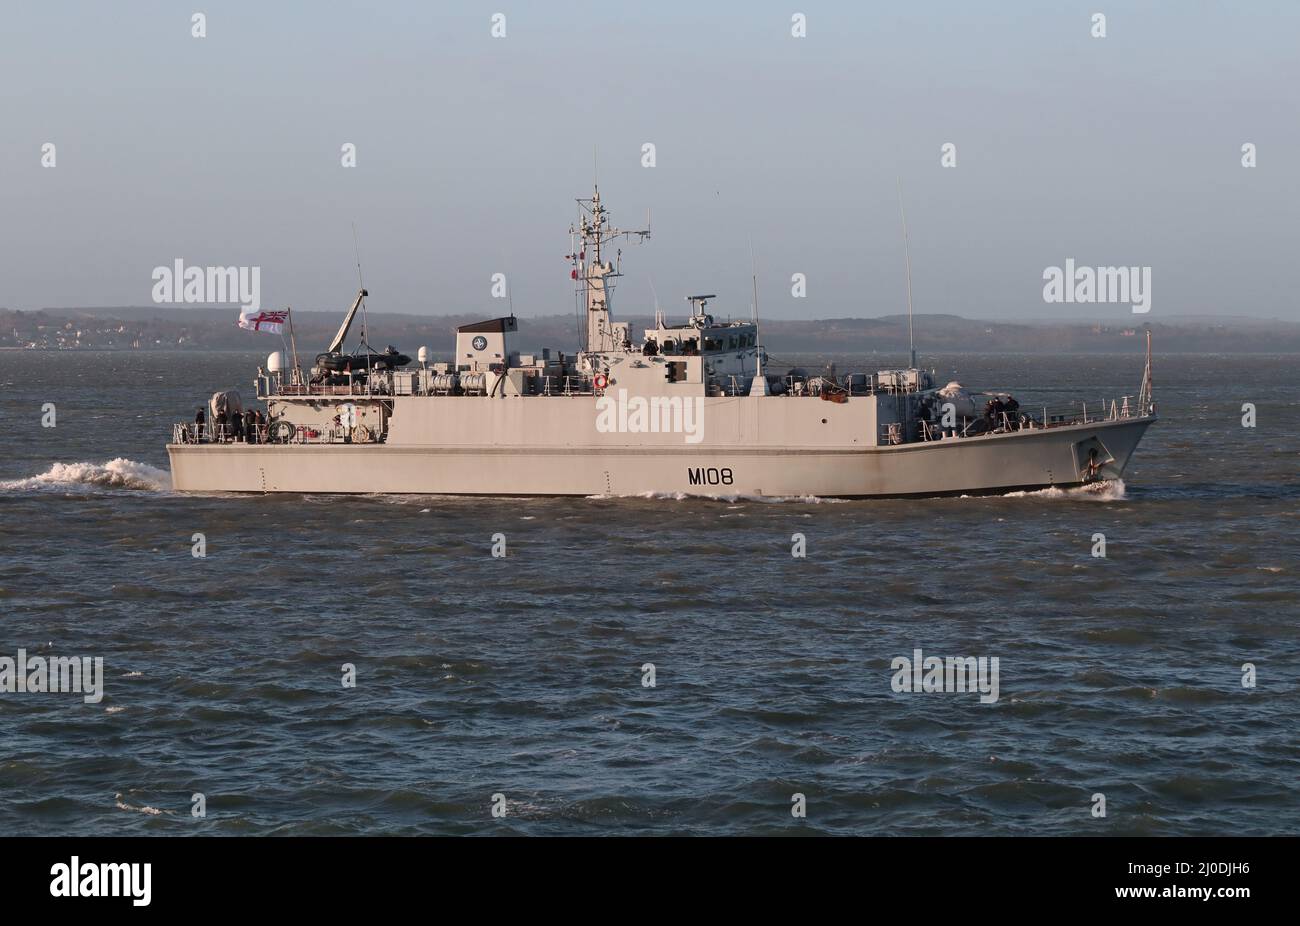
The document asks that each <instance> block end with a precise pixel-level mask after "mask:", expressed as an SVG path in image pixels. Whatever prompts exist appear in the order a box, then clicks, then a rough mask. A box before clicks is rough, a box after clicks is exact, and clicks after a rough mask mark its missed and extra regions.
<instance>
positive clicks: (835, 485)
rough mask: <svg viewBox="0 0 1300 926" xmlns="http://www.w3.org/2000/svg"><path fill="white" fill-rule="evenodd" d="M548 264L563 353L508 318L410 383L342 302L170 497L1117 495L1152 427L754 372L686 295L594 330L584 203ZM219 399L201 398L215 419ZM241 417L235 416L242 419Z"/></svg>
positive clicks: (615, 271) (908, 384)
mask: <svg viewBox="0 0 1300 926" xmlns="http://www.w3.org/2000/svg"><path fill="white" fill-rule="evenodd" d="M578 204H579V221H578V223H577V224H576V225H574V226H573V227H572V228H571V229H570V236H571V249H570V253H569V254H568V255H567V256H566V259H567V260H568V261H569V263H570V265H571V267H570V277H571V278H572V280H573V281H574V283H575V292H576V300H577V307H578V310H579V313H580V314H579V349H578V350H577V351H576V352H574V353H572V354H565V353H563V352H560V351H553V350H550V349H543V350H541V351H540V352H534V353H527V352H523V351H521V350H520V349H519V346H518V344H517V343H516V341H517V337H518V321H517V319H516V318H515V317H514V316H513V315H510V316H506V317H501V318H494V319H490V320H487V321H482V322H476V323H473V324H468V325H462V326H460V327H459V328H458V329H457V331H456V339H455V349H454V353H453V355H452V356H451V357H450V358H449V359H443V360H438V361H435V360H433V359H432V358H431V357H430V355H429V352H428V351H427V350H426V349H424V348H421V349H420V351H419V360H418V364H417V365H412V363H411V361H410V359H409V358H408V357H406V356H405V355H402V354H400V353H398V352H397V351H396V350H395V349H392V348H389V349H388V350H386V351H383V352H376V351H375V350H373V349H372V348H371V347H370V345H369V344H368V343H365V339H364V338H363V339H362V344H361V346H360V347H359V348H358V349H357V350H356V351H354V352H352V353H345V352H344V351H343V346H344V344H345V342H346V339H347V336H348V333H349V329H350V326H351V324H352V322H353V319H354V318H355V317H356V314H357V311H358V308H359V307H362V306H363V304H364V300H365V298H366V297H367V295H368V292H367V291H366V290H365V289H364V288H363V289H361V290H360V291H359V292H358V294H357V296H356V298H355V299H354V301H353V303H352V306H351V308H350V309H349V311H348V313H347V315H346V317H345V319H344V322H343V324H342V326H341V327H340V329H339V332H338V334H337V335H336V336H335V338H334V340H333V341H332V342H331V344H330V345H329V346H328V349H327V350H326V351H324V352H323V353H321V354H319V355H318V356H317V358H316V363H315V364H314V365H313V366H312V368H311V369H310V370H307V371H304V370H303V369H302V368H301V367H300V366H298V365H297V364H296V363H292V364H290V363H286V360H285V358H284V356H283V354H281V353H279V352H277V353H275V354H273V355H272V356H271V357H270V358H269V359H268V363H267V367H266V368H265V369H264V370H262V369H259V371H258V376H257V378H256V395H257V399H258V400H259V401H261V402H265V409H266V411H265V423H264V424H255V425H254V426H253V427H252V428H251V429H250V428H244V429H243V434H242V435H239V436H236V435H235V433H234V431H233V428H232V426H231V424H230V421H231V419H230V417H229V415H230V412H231V409H232V408H233V407H236V406H239V405H240V400H239V399H238V397H237V396H235V395H233V394H231V393H223V394H219V397H214V401H213V402H212V404H211V409H210V412H211V415H210V416H209V418H208V419H207V421H206V422H205V424H204V425H203V426H202V427H199V426H197V425H195V424H190V423H186V424H179V425H176V426H175V427H174V428H173V440H172V442H171V443H170V444H168V448H167V449H168V454H169V456H170V458H171V465H172V479H173V484H174V486H175V488H176V489H178V490H181V491H203V492H209V491H212V492H218V491H248V492H327V493H328V492H340V493H416V494H475V495H582V496H590V495H639V494H659V493H663V494H699V495H711V496H728V497H730V496H746V495H750V496H827V497H872V496H901V495H918V496H919V495H939V494H954V493H989V492H1002V491H1009V490H1013V489H1027V488H1040V487H1045V486H1072V485H1079V484H1085V483H1091V482H1099V481H1104V480H1112V479H1118V478H1120V476H1121V475H1122V474H1123V472H1124V469H1125V467H1126V465H1127V463H1128V460H1129V457H1130V456H1131V454H1132V453H1133V450H1134V449H1135V448H1136V446H1137V443H1138V441H1139V440H1140V439H1141V437H1142V434H1143V433H1144V432H1145V430H1146V428H1147V427H1148V426H1149V425H1150V424H1151V422H1152V421H1154V420H1155V409H1154V403H1153V401H1152V398H1151V390H1150V383H1151V377H1150V370H1151V366H1150V347H1149V342H1148V352H1147V365H1146V372H1145V374H1144V376H1143V379H1142V386H1141V389H1140V390H1139V393H1138V395H1137V396H1135V397H1118V398H1116V399H1114V400H1112V401H1109V402H1107V403H1104V404H1102V405H1100V406H1098V405H1095V404H1094V405H1092V406H1091V408H1090V407H1089V406H1088V405H1087V404H1085V403H1076V404H1074V405H1072V406H1070V407H1068V408H1056V409H1053V408H1041V409H1039V408H1029V407H1025V406H1021V405H1020V404H1019V403H1018V402H1016V401H1015V400H1014V399H1012V398H1011V397H1010V396H1007V395H1006V394H983V393H972V392H970V391H969V390H967V389H965V388H964V387H962V386H961V385H960V384H959V383H948V384H946V385H945V386H942V387H937V386H936V384H935V381H934V377H933V374H932V373H930V372H928V371H925V370H922V369H918V368H917V367H916V366H915V365H914V364H913V365H912V366H909V367H908V368H906V369H894V370H881V371H877V372H874V373H850V374H847V375H839V374H834V373H830V372H827V373H823V374H819V375H813V374H809V373H806V372H804V371H800V370H788V371H784V372H781V373H774V372H772V371H771V370H772V367H771V364H770V362H769V361H768V358H767V356H766V354H765V352H764V350H763V347H762V345H761V342H760V338H759V327H758V323H757V320H756V319H751V320H750V321H726V322H723V321H718V320H717V319H715V318H714V316H713V314H712V313H711V312H710V308H709V306H710V302H711V301H712V300H714V299H716V296H714V295H711V294H707V295H693V296H688V297H687V299H686V301H687V302H688V303H689V315H688V316H687V318H686V319H685V320H684V321H683V322H681V323H678V324H670V323H669V322H668V320H667V318H666V317H665V315H664V313H662V312H661V311H658V310H656V312H655V316H654V323H653V326H652V327H650V328H646V329H644V330H642V331H641V332H639V334H638V333H636V332H633V331H632V330H631V326H630V324H629V323H628V322H619V321H615V320H614V318H613V315H612V309H613V306H612V300H613V294H614V288H615V280H616V279H617V278H618V277H619V276H620V275H621V263H622V253H621V250H618V251H616V252H615V253H614V254H613V255H612V259H611V254H610V251H611V249H612V248H613V247H614V243H615V241H616V240H618V239H636V240H644V239H646V238H648V237H649V234H650V233H649V230H648V229H646V230H638V231H623V230H620V229H618V228H616V227H614V226H613V225H612V224H611V223H610V220H609V215H608V212H607V210H606V208H605V206H604V204H603V203H602V201H601V196H600V191H599V189H596V191H595V192H594V194H593V196H592V197H591V199H583V200H579V201H578ZM218 398H219V399H220V401H218ZM255 420H256V419H255Z"/></svg>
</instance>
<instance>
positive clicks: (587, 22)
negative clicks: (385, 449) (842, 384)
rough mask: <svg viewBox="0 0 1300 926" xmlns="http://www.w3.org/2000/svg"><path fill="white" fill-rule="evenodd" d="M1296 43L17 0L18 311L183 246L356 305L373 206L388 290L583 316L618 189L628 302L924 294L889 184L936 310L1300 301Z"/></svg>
mask: <svg viewBox="0 0 1300 926" xmlns="http://www.w3.org/2000/svg"><path fill="white" fill-rule="evenodd" d="M195 12H202V13H203V14H204V15H205V17H206V33H207V34H206V36H205V37H202V38H197V37H195V36H194V35H193V34H192V32H193V29H194V25H193V22H192V14H193V13H195ZM1097 12H1101V13H1103V14H1104V15H1105V18H1106V19H1105V32H1106V34H1105V36H1104V37H1095V36H1094V35H1093V32H1094V31H1096V28H1097V27H1096V24H1095V22H1094V19H1093V17H1094V14H1095V13H1097ZM495 14H501V15H503V16H504V32H505V34H504V36H494V35H493V34H492V32H493V17H494V15H495ZM796 14H802V15H803V16H804V17H805V20H804V22H805V23H806V29H805V32H806V34H805V35H804V36H802V37H795V36H794V35H792V30H794V29H795V24H794V22H793V17H795V15H796ZM500 23H501V21H500V20H497V31H498V32H499V31H501V26H500ZM1297 48H1300V4H1297V3H1294V2H1268V0H1255V2H1249V3H1226V2H1225V3H1198V2H1129V3H1113V2H1109V0H1094V2H1090V3H1082V2H1051V0H1045V2H1014V0H1000V2H951V3H949V2H923V0H917V2H890V3H868V2H847V0H845V2H838V3H829V2H804V0H787V2H784V3H770V2H743V3H742V2H715V3H710V2H706V0H696V2H678V0H659V2H655V3H629V2H622V3H615V2H607V3H571V2H559V0H557V2H547V3H537V2H530V3H520V2H518V0H491V2H489V3H474V2H466V3H429V2H423V3H421V2H384V0H369V2H356V3H351V2H335V3H330V4H324V3H307V2H302V3H291V2H277V3H267V2H248V3H245V2H218V0H194V2H193V3H191V4H180V3H176V2H170V3H168V2H134V0H120V2H112V3H107V2H57V0H49V2H25V0H14V2H11V3H9V4H7V5H6V9H5V18H4V23H3V30H2V31H0V307H7V308H11V309H24V310H28V309H38V308H41V307H58V306H120V305H149V304H151V302H152V299H153V288H154V279H153V276H152V274H153V270H154V268H155V267H158V266H172V265H173V263H174V261H175V260H177V259H181V260H183V261H184V262H185V264H186V265H195V266H246V267H257V268H260V281H261V296H262V306H263V307H264V308H279V307H283V306H286V305H291V306H294V307H297V308H300V309H309V310H322V309H324V310H332V309H338V310H339V311H340V312H342V311H343V310H344V309H345V308H346V307H347V305H348V304H349V303H350V301H351V298H352V296H353V295H354V294H355V291H356V289H357V286H358V283H357V267H356V263H357V256H356V250H354V238H353V228H354V225H355V229H356V249H357V250H359V253H360V258H361V264H362V271H363V277H364V282H365V285H366V287H367V288H368V289H369V290H370V293H371V296H370V299H369V300H368V306H369V308H370V309H371V310H372V311H390V312H409V313H416V314H427V315H449V314H461V313H483V314H485V315H503V314H507V313H508V312H509V311H511V310H513V311H514V312H515V313H516V314H518V315H521V316H534V315H555V314H561V313H570V312H572V311H573V310H574V298H573V288H572V287H573V284H572V282H571V281H570V279H569V264H568V262H567V261H566V260H565V259H564V255H566V254H567V253H568V251H569V234H568V229H569V226H570V224H571V223H572V221H573V219H574V216H575V213H576V205H575V202H574V200H575V199H576V198H578V197H585V196H589V195H590V193H591V188H592V185H593V182H594V179H598V182H599V184H600V189H601V194H602V198H603V200H604V202H605V204H606V206H607V207H608V208H609V209H610V212H611V215H612V218H613V221H614V223H615V224H617V225H618V226H620V227H622V228H642V227H644V226H645V223H646V217H647V212H648V213H649V221H650V228H651V230H652V235H651V238H650V240H649V241H647V242H645V243H643V244H634V243H628V244H626V245H625V246H624V248H623V256H624V262H623V270H624V272H625V276H624V277H623V278H622V279H621V280H620V281H619V288H618V290H617V292H616V294H615V297H614V304H613V308H614V313H615V315H616V317H617V316H618V315H619V314H622V315H624V316H626V315H647V314H649V313H650V312H651V311H652V309H653V308H654V305H655V298H656V296H655V294H657V298H658V301H659V304H660V305H661V307H662V308H663V309H665V310H666V311H667V312H669V313H670V314H681V313H684V312H685V309H686V304H685V302H684V301H683V298H684V297H685V296H686V295H688V294H694V293H700V292H707V293H716V294H718V298H717V299H716V300H715V301H714V303H713V304H712V309H713V311H714V312H715V314H716V315H719V316H723V317H725V316H728V315H731V316H734V317H747V316H748V315H749V313H750V310H751V309H750V306H751V302H752V298H751V279H750V277H751V272H752V271H751V266H753V267H755V268H756V270H757V275H758V284H759V285H758V293H759V309H760V312H761V314H762V315H763V316H765V317H780V318H787V319H799V318H808V319H813V318H838V317H848V316H855V317H864V316H865V317H875V316H881V315H890V314H896V313H901V312H904V311H906V304H907V303H906V299H907V290H906V274H905V259H904V247H903V238H902V234H901V231H900V214H899V186H900V185H901V188H902V194H903V201H904V204H905V207H906V219H907V228H908V238H909V241H910V251H911V265H912V266H911V269H912V281H913V282H912V287H913V304H914V307H915V311H916V312H917V313H927V314H932V313H946V314H955V315H962V316H966V317H971V318H990V319H1006V320H1039V321H1042V320H1046V321H1053V320H1065V319H1069V320H1077V319H1096V320H1098V321H1119V322H1127V321H1133V320H1138V321H1155V320H1158V319H1159V318H1160V317H1161V316H1166V317H1168V316H1174V315H1180V316H1181V315H1188V314H1215V315H1223V314H1227V315H1251V316H1256V317H1266V318H1281V319H1287V320H1291V321H1300V304H1298V302H1297V299H1296V295H1295V293H1296V287H1295V286H1294V285H1293V284H1292V282H1291V280H1290V277H1289V272H1288V270H1289V268H1290V267H1291V266H1292V265H1293V263H1294V254H1293V252H1294V250H1295V246H1296V242H1297V236H1296V234H1295V231H1296V223H1297V220H1298V219H1300V208H1297V206H1300V182H1298V181H1297V166H1300V105H1297V104H1300V53H1297ZM47 144H53V145H54V146H55V147H54V155H55V162H54V166H52V167H49V166H44V165H43V163H42V161H43V158H45V153H46V149H44V148H43V146H45V145H47ZM345 144H352V145H355V150H356V166H354V167H345V166H343V163H342V162H343V154H342V146H344V145H345ZM646 144H652V145H653V146H654V165H653V166H645V163H644V153H643V152H644V148H643V146H644V145H646ZM945 144H951V145H952V146H954V150H955V166H944V164H943V163H942V159H941V156H942V154H943V146H944V145H945ZM1246 144H1251V145H1254V146H1255V158H1256V166H1254V167H1244V166H1243V164H1242V160H1243V153H1242V147H1243V145H1246ZM47 160H48V159H47ZM950 161H951V158H950ZM751 245H752V251H753V255H754V257H753V265H751V257H750V254H751ZM1067 260H1070V261H1073V262H1074V265H1075V266H1080V267H1105V266H1125V267H1137V268H1149V273H1150V280H1151V283H1150V293H1149V297H1150V298H1149V312H1148V313H1147V314H1144V315H1135V314H1133V313H1132V309H1131V306H1130V305H1129V304H1128V303H1117V302H1111V303H1079V302H1075V303H1069V304H1066V303H1052V302H1048V301H1046V300H1045V298H1044V287H1045V282H1044V273H1045V271H1046V270H1047V268H1050V267H1064V266H1065V264H1066V261H1067ZM494 274H504V275H505V279H506V284H507V289H508V293H509V298H508V299H500V298H494V296H493V275H494ZM796 274H802V278H803V280H804V281H805V286H804V294H803V295H797V294H796V287H795V285H794V282H793V278H794V276H795V275H796ZM177 310H178V311H184V307H180V308H178V309H177Z"/></svg>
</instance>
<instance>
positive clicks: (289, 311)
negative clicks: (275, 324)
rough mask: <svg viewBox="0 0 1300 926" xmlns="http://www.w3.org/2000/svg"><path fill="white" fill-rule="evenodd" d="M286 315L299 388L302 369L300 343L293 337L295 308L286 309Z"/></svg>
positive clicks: (294, 369)
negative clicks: (299, 359) (299, 352)
mask: <svg viewBox="0 0 1300 926" xmlns="http://www.w3.org/2000/svg"><path fill="white" fill-rule="evenodd" d="M285 313H286V314H287V316H288V318H289V344H290V345H291V346H292V348H293V371H294V375H295V378H296V379H297V380H298V382H296V383H294V385H295V386H297V385H301V384H302V367H300V366H298V342H297V340H296V339H295V338H294V336H293V307H292V306H288V307H286V308H285Z"/></svg>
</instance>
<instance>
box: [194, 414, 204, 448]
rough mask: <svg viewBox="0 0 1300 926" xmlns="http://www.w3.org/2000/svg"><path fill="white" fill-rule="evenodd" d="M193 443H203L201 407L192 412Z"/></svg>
mask: <svg viewBox="0 0 1300 926" xmlns="http://www.w3.org/2000/svg"><path fill="white" fill-rule="evenodd" d="M194 443H196V444H201V443H203V409H201V408H200V409H199V410H198V411H197V412H195V413H194Z"/></svg>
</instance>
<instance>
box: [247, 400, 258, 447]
mask: <svg viewBox="0 0 1300 926" xmlns="http://www.w3.org/2000/svg"><path fill="white" fill-rule="evenodd" d="M244 431H245V435H244V437H245V439H246V440H247V441H248V443H250V444H256V443H257V409H255V408H250V409H249V410H248V415H246V416H245V418H244Z"/></svg>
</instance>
